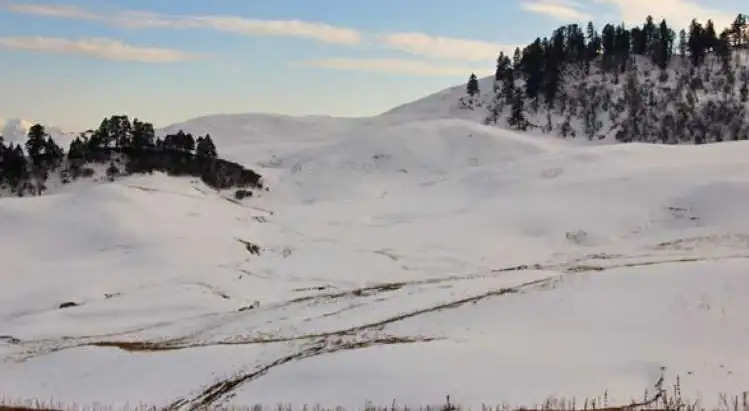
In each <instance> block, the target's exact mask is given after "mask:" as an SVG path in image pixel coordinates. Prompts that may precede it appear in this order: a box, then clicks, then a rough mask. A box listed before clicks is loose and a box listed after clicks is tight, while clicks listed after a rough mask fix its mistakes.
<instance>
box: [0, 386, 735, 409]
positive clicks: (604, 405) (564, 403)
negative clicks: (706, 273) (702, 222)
mask: <svg viewBox="0 0 749 411" xmlns="http://www.w3.org/2000/svg"><path fill="white" fill-rule="evenodd" d="M680 391H681V390H680V387H679V384H678V382H677V384H676V385H674V386H673V387H672V389H671V390H670V391H666V390H657V391H656V394H655V395H654V396H652V397H648V394H647V392H646V393H645V399H644V400H643V401H642V402H639V403H638V402H635V401H632V402H631V403H630V404H628V405H618V406H609V404H608V393H604V394H603V396H598V397H595V398H586V399H584V400H583V401H578V400H576V399H574V398H573V399H571V400H568V399H564V398H562V399H559V398H550V399H547V400H546V401H544V402H542V403H539V404H536V405H534V406H533V407H520V408H518V407H511V406H509V405H508V404H504V405H498V406H487V405H484V406H482V407H481V409H480V410H474V411H749V392H744V393H743V394H742V395H737V396H728V395H724V394H723V395H720V396H719V399H718V406H716V407H710V408H705V407H703V406H701V405H700V403H699V402H689V401H686V400H684V399H683V398H681V392H680ZM166 409H168V408H166V407H156V406H152V405H147V404H142V403H141V404H137V405H124V406H121V407H112V406H108V405H102V404H91V405H81V404H76V403H67V404H66V403H62V402H55V401H53V400H49V401H41V400H22V401H12V400H9V399H8V398H6V397H3V396H0V411H159V410H166ZM202 409H210V410H221V411H349V410H347V409H346V408H343V407H334V408H328V407H323V406H320V405H315V406H308V405H306V404H305V405H302V406H293V405H291V404H288V403H279V404H278V405H276V406H267V405H260V404H258V405H254V406H241V405H228V406H216V407H210V408H202ZM356 411H472V410H470V409H466V408H463V407H461V406H460V405H456V404H453V403H452V401H451V399H450V397H449V396H448V397H446V399H445V400H444V401H442V402H441V404H439V405H427V406H421V407H409V406H405V405H399V404H397V401H395V400H394V401H393V403H392V404H391V405H389V406H377V405H374V404H372V403H367V404H365V405H364V406H363V407H362V408H359V409H357V410H356Z"/></svg>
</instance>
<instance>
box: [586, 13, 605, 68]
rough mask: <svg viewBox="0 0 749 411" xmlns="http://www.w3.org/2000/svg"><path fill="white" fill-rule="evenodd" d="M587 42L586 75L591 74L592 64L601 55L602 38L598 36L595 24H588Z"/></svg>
mask: <svg viewBox="0 0 749 411" xmlns="http://www.w3.org/2000/svg"><path fill="white" fill-rule="evenodd" d="M587 41H588V44H587V49H586V56H585V60H586V62H585V63H586V65H585V74H588V73H590V64H591V63H592V62H593V60H595V59H596V57H598V55H599V54H601V36H599V35H598V32H597V31H596V29H595V26H593V22H589V23H588V35H587Z"/></svg>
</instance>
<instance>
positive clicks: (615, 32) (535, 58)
mask: <svg viewBox="0 0 749 411" xmlns="http://www.w3.org/2000/svg"><path fill="white" fill-rule="evenodd" d="M746 48H749V26H748V25H747V16H745V15H743V14H739V15H738V16H737V17H736V19H735V20H734V22H733V23H732V24H731V25H730V26H729V27H727V28H726V29H724V30H723V31H722V32H721V33H720V35H718V34H717V31H716V29H715V24H714V23H713V21H712V20H708V21H707V23H706V24H704V25H703V24H702V23H700V22H699V21H698V20H697V19H694V20H692V22H691V24H690V26H689V28H688V29H684V30H680V31H679V33H678V34H677V33H676V32H675V31H674V29H673V28H672V27H670V26H669V25H668V23H667V21H666V19H663V20H661V21H660V22H656V21H655V20H654V19H653V17H651V16H648V17H647V18H646V20H645V22H644V24H643V25H642V26H638V27H633V28H631V29H630V28H627V27H626V26H625V25H624V24H620V25H613V24H607V25H605V26H604V27H603V29H602V30H601V31H600V32H599V31H598V30H597V29H596V27H595V26H594V24H593V23H592V22H590V23H588V24H587V26H586V27H585V29H583V27H581V26H579V25H577V24H570V25H566V26H562V27H559V28H557V29H556V30H554V31H553V32H552V34H551V36H550V37H544V38H541V37H539V38H536V39H535V40H534V41H533V42H532V43H531V44H529V45H528V46H526V47H524V48H523V49H521V48H516V49H515V52H514V54H513V55H512V56H509V55H505V54H504V53H500V55H499V58H498V59H497V66H496V71H495V76H494V80H495V81H494V90H493V91H494V95H495V98H494V101H493V104H491V105H490V106H489V107H488V110H489V112H490V114H489V117H488V118H487V122H489V123H496V122H498V120H499V117H500V116H501V115H502V113H503V111H504V109H505V107H509V108H510V110H509V116H508V117H507V123H508V124H509V125H510V126H511V127H512V128H515V129H519V130H526V129H527V128H528V127H531V126H537V127H546V126H542V125H538V124H531V123H530V122H529V121H528V119H527V116H526V111H527V110H528V109H531V110H533V112H536V113H537V112H538V109H539V107H540V106H542V105H543V106H545V107H546V109H547V110H548V111H549V112H552V111H554V112H559V113H566V112H568V109H569V107H568V103H569V100H570V96H569V95H567V94H566V93H567V92H566V90H564V88H563V86H564V83H565V81H566V80H567V79H568V78H569V72H571V71H574V72H576V73H581V77H583V78H584V77H587V76H588V75H589V74H590V73H591V70H592V69H593V68H595V69H596V72H597V73H602V74H603V76H602V78H603V79H604V80H605V81H606V79H610V81H611V83H613V84H614V85H618V84H619V82H620V75H622V74H625V73H626V75H627V83H628V88H629V89H630V90H629V91H630V97H636V96H634V93H633V92H632V89H633V88H634V87H635V86H639V84H636V83H637V80H636V79H632V78H630V77H631V73H630V72H631V71H633V70H631V69H633V68H636V66H637V61H638V58H640V59H642V58H646V59H649V61H651V62H652V64H653V65H654V66H655V67H657V68H658V69H660V70H661V71H662V72H663V73H664V74H662V75H661V80H662V81H663V82H665V81H666V80H667V78H668V75H667V74H666V73H665V71H666V69H667V68H668V67H669V64H670V63H671V61H672V60H673V58H674V57H675V56H679V57H680V58H681V59H682V61H683V65H686V66H689V68H690V70H691V73H690V76H691V77H692V81H690V83H691V84H690V86H692V87H693V88H699V87H701V84H700V83H704V82H703V81H701V80H703V78H702V77H709V76H702V77H701V76H700V75H698V74H697V71H698V70H699V69H700V68H701V66H703V65H704V64H705V62H706V58H707V56H710V55H713V56H715V58H716V60H718V61H720V62H721V63H722V66H723V69H724V71H725V77H726V81H725V82H727V83H735V82H736V77H741V80H742V81H744V82H745V83H744V88H746V87H747V86H746V81H745V79H744V78H743V77H744V73H738V74H739V75H738V76H737V73H735V72H733V70H732V68H731V67H730V63H731V58H732V56H733V54H734V50H738V49H746ZM634 71H636V70H634ZM695 78H696V80H695ZM708 80H709V78H708ZM695 81H696V82H697V84H695ZM743 90H744V89H742V92H741V94H746V93H745V92H744V91H743ZM638 92H639V90H638ZM747 92H749V90H747ZM606 93H608V91H606ZM467 94H468V98H469V100H468V101H472V100H475V96H477V95H478V96H480V91H479V89H478V81H477V79H476V77H475V75H473V74H472V75H471V77H470V79H469V81H468V85H467ZM648 97H650V96H648ZM605 98H610V96H606V97H605ZM605 98H604V100H605ZM646 99H647V98H646ZM742 99H743V101H744V102H745V101H746V97H745V96H744V97H742ZM599 100H601V99H599ZM635 100H636V99H635ZM649 100H650V102H652V101H653V98H650V99H649ZM462 101H463V100H462ZM633 101H634V100H632V99H630V101H629V102H628V103H633ZM526 103H529V104H530V105H531V107H526ZM603 103H604V106H607V104H606V102H603ZM634 103H636V101H634ZM464 104H465V103H464ZM581 104H582V105H583V107H582V111H583V113H579V112H578V111H577V110H576V109H574V108H573V110H571V111H572V115H573V116H574V115H577V116H588V117H591V118H590V119H586V120H585V121H588V122H590V123H594V119H592V117H594V111H595V110H596V107H590V106H588V105H586V104H585V103H584V102H582V103H581ZM475 105H476V104H475V103H472V104H470V107H467V108H473V106H475ZM479 105H480V103H479ZM549 118H551V116H549ZM550 121H551V120H549V122H550ZM548 127H553V125H548ZM567 127H569V125H567ZM561 128H562V132H563V134H566V133H565V127H564V125H563V126H562V127H561ZM589 128H591V129H595V128H596V127H595V125H594V124H591V127H589Z"/></svg>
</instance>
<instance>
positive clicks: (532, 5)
mask: <svg viewBox="0 0 749 411" xmlns="http://www.w3.org/2000/svg"><path fill="white" fill-rule="evenodd" d="M520 7H521V8H522V9H523V10H526V11H530V12H533V13H537V14H543V15H545V16H548V17H551V18H554V19H557V20H563V21H567V22H573V21H584V20H590V19H591V18H592V16H591V15H590V14H589V13H586V12H584V11H581V10H580V9H581V8H582V7H581V5H580V4H578V3H575V2H571V1H562V0H530V1H523V2H522V3H521V4H520Z"/></svg>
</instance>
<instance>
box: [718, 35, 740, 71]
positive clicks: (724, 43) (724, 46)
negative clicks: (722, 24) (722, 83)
mask: <svg viewBox="0 0 749 411" xmlns="http://www.w3.org/2000/svg"><path fill="white" fill-rule="evenodd" d="M715 54H716V55H718V57H719V58H720V61H721V63H723V70H724V71H729V70H730V69H731V56H732V53H731V32H730V31H729V30H725V31H724V32H723V33H721V35H720V38H719V39H718V41H717V42H716V46H715ZM734 78H735V77H734Z"/></svg>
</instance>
